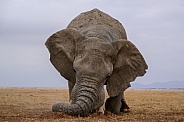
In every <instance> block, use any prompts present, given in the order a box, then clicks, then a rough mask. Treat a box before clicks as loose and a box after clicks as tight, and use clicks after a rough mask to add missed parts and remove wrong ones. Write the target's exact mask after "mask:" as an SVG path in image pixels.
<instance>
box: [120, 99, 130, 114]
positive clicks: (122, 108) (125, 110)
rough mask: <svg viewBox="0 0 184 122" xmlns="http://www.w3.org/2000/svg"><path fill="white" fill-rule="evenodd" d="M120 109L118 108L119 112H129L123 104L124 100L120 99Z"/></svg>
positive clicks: (127, 107) (125, 104)
mask: <svg viewBox="0 0 184 122" xmlns="http://www.w3.org/2000/svg"><path fill="white" fill-rule="evenodd" d="M121 104H122V105H121V108H120V112H129V111H130V107H129V106H128V105H127V103H126V102H125V100H124V99H121Z"/></svg>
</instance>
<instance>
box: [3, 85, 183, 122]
mask: <svg viewBox="0 0 184 122" xmlns="http://www.w3.org/2000/svg"><path fill="white" fill-rule="evenodd" d="M106 97H107V95H106ZM125 97H126V101H127V103H128V105H129V107H130V108H131V109H130V112H127V113H121V114H119V115H115V114H111V113H106V114H105V115H103V114H100V113H93V114H91V115H90V116H88V117H73V116H69V115H66V114H63V113H53V112H51V105H52V104H53V103H55V102H56V101H63V102H68V90H67V89H49V88H0V122H1V121H2V122H4V121H8V122H11V121H12V122H16V121H18V122H19V121H20V122H29V121H34V122H40V121H45V122H47V121H48V122H54V121H55V122H60V121H62V122H75V121H77V122H91V121H92V122H108V121H109V122H111V121H112V122H121V121H145V122H148V121H155V122H157V121H158V122H159V121H166V122H168V121H174V122H183V121H184V90H127V91H126V92H125Z"/></svg>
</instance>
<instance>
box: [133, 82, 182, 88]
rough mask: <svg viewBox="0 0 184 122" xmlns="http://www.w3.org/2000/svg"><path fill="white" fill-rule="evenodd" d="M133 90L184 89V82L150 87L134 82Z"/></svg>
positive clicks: (152, 84) (153, 84)
mask: <svg viewBox="0 0 184 122" xmlns="http://www.w3.org/2000/svg"><path fill="white" fill-rule="evenodd" d="M131 89H184V81H168V82H164V83H159V82H155V83H151V84H148V85H144V84H140V83H134V82H132V83H131Z"/></svg>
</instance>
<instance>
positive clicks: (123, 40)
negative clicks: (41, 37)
mask: <svg viewBox="0 0 184 122" xmlns="http://www.w3.org/2000/svg"><path fill="white" fill-rule="evenodd" d="M46 46H47V48H48V50H49V52H50V60H51V63H52V64H53V65H54V67H55V68H56V69H57V71H58V72H60V74H61V75H62V76H63V77H64V78H66V79H67V80H68V84H69V94H70V100H71V104H66V103H56V104H54V105H53V106H52V110H53V111H54V112H64V113H67V114H70V115H81V116H87V115H89V113H91V112H93V111H95V110H96V109H99V108H100V107H101V106H102V105H103V104H104V98H105V94H104V84H106V85H107V92H108V95H109V96H110V97H109V98H108V99H107V101H106V105H105V106H106V110H107V111H111V112H112V113H119V112H121V111H122V110H123V109H126V108H127V107H125V106H126V105H127V104H126V102H125V100H124V95H123V92H124V91H125V90H126V89H127V88H128V87H130V82H131V81H134V80H135V78H136V77H138V76H143V75H144V74H145V72H146V71H145V70H146V69H147V68H148V66H147V64H146V62H145V60H144V58H143V57H142V55H141V54H140V52H139V51H138V49H137V48H136V47H135V46H134V45H133V44H132V43H131V42H130V41H128V40H127V36H126V32H125V29H124V28H123V26H122V25H121V23H120V22H118V21H117V20H115V19H114V18H112V17H110V16H109V15H107V14H105V13H103V12H101V11H100V10H98V9H93V10H91V11H88V12H85V13H82V14H80V15H79V16H77V17H76V18H74V19H73V20H72V21H71V22H70V24H69V25H68V27H67V28H66V29H63V30H61V31H58V32H57V33H55V34H53V35H52V36H50V37H49V38H48V40H47V41H46ZM122 101H124V102H122Z"/></svg>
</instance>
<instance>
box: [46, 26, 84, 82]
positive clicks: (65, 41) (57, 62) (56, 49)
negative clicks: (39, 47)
mask: <svg viewBox="0 0 184 122" xmlns="http://www.w3.org/2000/svg"><path fill="white" fill-rule="evenodd" d="M83 38H84V37H83V36H82V34H81V33H80V32H79V31H77V30H75V29H71V28H67V29H64V30H61V31H58V32H56V33H54V34H53V35H51V36H50V37H49V38H48V39H47V41H46V43H45V45H46V47H47V48H48V50H49V52H50V61H51V63H52V64H53V65H54V67H55V68H56V69H57V71H58V72H60V74H61V75H62V76H63V77H64V78H65V79H67V80H69V81H72V82H75V71H74V70H73V60H74V54H75V45H76V43H78V42H79V41H81V40H83Z"/></svg>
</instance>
